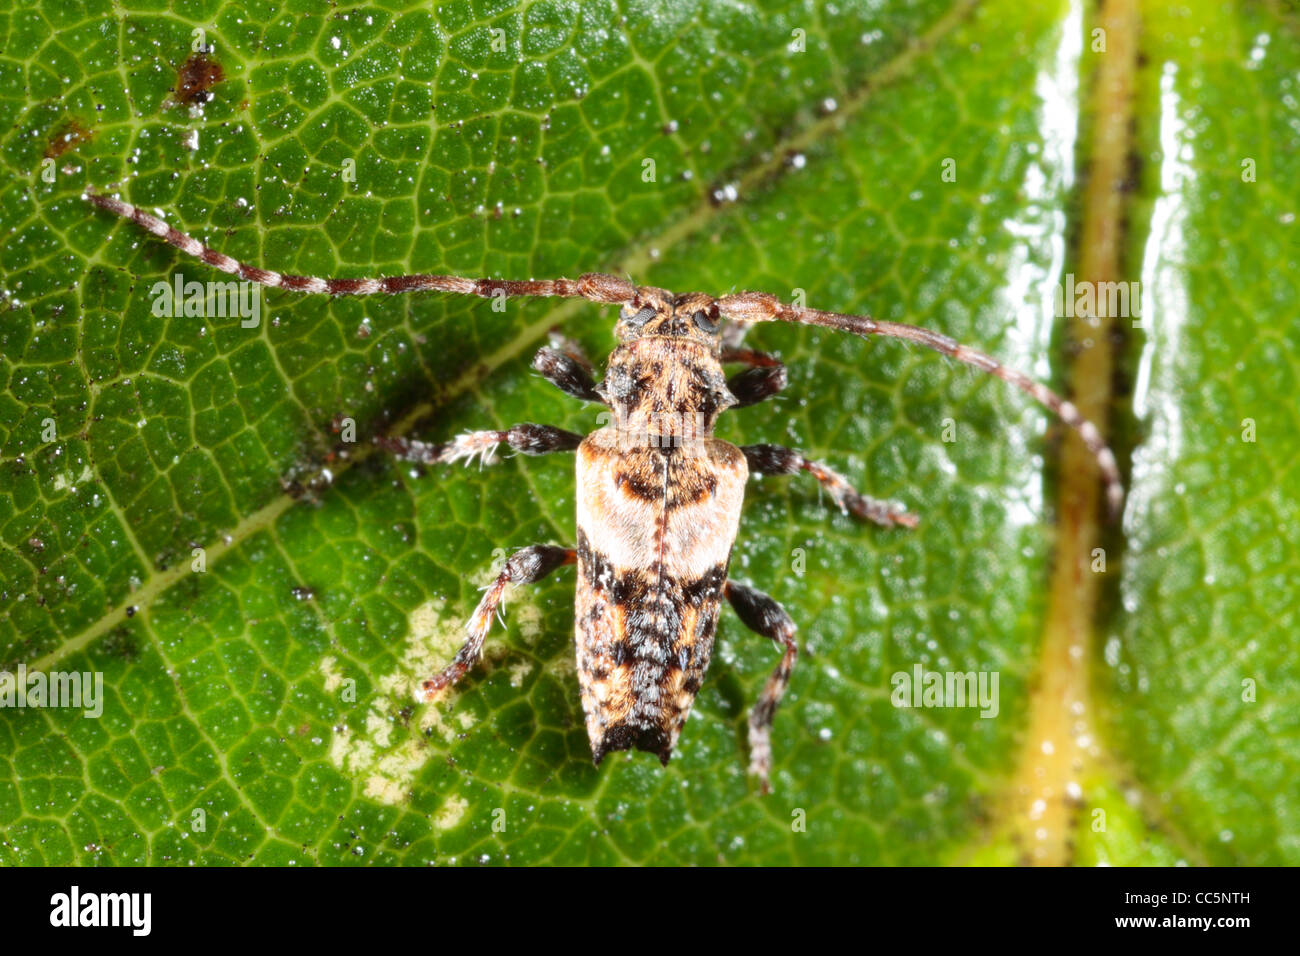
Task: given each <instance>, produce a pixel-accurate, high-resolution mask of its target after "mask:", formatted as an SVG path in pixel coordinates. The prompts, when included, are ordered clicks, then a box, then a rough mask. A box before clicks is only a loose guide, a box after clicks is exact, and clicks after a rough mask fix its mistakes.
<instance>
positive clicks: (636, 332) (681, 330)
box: [614, 288, 722, 353]
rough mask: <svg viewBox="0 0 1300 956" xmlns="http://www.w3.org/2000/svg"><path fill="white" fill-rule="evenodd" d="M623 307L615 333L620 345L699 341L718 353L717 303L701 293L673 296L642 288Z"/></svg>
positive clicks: (719, 340)
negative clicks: (658, 340)
mask: <svg viewBox="0 0 1300 956" xmlns="http://www.w3.org/2000/svg"><path fill="white" fill-rule="evenodd" d="M637 292H638V295H637V298H636V299H635V300H633V301H632V302H631V303H629V304H627V305H625V306H623V309H622V311H621V312H620V313H619V317H618V325H617V326H616V327H615V329H614V332H615V334H616V335H617V336H618V340H619V342H620V343H626V342H633V341H635V340H637V339H644V338H673V339H680V340H683V341H688V342H696V343H698V344H700V345H704V346H706V347H708V348H709V349H710V350H711V351H713V352H715V353H716V352H717V351H718V350H719V348H720V347H721V334H722V322H721V319H720V318H719V315H718V303H717V301H716V300H715V299H714V298H713V297H712V296H710V295H705V294H704V293H702V292H687V293H685V294H684V295H678V296H674V295H672V294H671V293H668V292H665V291H664V290H663V289H650V288H642V289H638V290H637Z"/></svg>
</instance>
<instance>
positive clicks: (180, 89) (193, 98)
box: [175, 53, 226, 106]
mask: <svg viewBox="0 0 1300 956" xmlns="http://www.w3.org/2000/svg"><path fill="white" fill-rule="evenodd" d="M225 78H226V73H225V71H224V70H223V69H222V68H221V64H220V63H218V62H217V61H216V60H214V59H212V57H210V56H208V54H206V53H191V54H190V58H189V59H188V60H186V61H185V65H184V66H182V67H181V68H180V71H179V72H178V73H177V74H176V90H175V93H176V102H177V103H184V104H185V105H186V106H199V105H202V104H203V103H206V102H208V100H210V99H212V93H211V92H210V91H211V89H212V87H214V86H216V85H217V84H218V83H220V82H221V81H222V80H224V79H225Z"/></svg>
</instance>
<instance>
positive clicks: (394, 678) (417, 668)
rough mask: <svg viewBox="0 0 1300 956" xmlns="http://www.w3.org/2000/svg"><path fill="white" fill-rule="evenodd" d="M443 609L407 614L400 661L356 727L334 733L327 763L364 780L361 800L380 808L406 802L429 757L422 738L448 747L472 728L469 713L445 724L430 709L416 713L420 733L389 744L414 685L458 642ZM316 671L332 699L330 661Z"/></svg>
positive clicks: (429, 604)
mask: <svg viewBox="0 0 1300 956" xmlns="http://www.w3.org/2000/svg"><path fill="white" fill-rule="evenodd" d="M445 606H446V605H445V602H444V601H443V600H442V599H441V598H431V599H430V600H428V601H425V602H424V603H423V604H421V605H420V606H418V607H417V608H415V610H413V611H412V612H411V613H410V615H409V616H408V618H407V623H408V627H407V638H406V645H405V648H404V649H403V652H402V657H401V660H400V661H399V663H398V665H397V667H396V668H394V669H393V670H391V671H389V672H388V673H386V674H384V675H383V676H381V677H379V678H378V680H377V681H376V685H377V687H378V690H379V693H378V694H377V695H376V697H375V699H374V700H373V701H372V702H371V703H370V705H369V707H368V709H367V711H366V715H365V720H364V722H363V725H362V727H361V728H360V729H359V730H354V729H353V728H351V727H349V726H347V725H342V726H340V727H337V728H335V731H334V739H333V741H332V742H331V745H330V760H331V761H332V762H333V763H334V765H335V766H336V767H338V768H339V769H340V770H343V771H346V772H347V773H349V774H352V775H353V776H355V777H357V778H359V779H361V780H364V781H365V784H364V792H365V794H366V796H368V797H371V798H373V799H375V800H379V801H380V802H382V803H386V804H390V805H392V804H398V803H402V802H404V801H405V800H406V799H407V798H408V797H409V796H410V793H411V788H412V787H413V785H414V783H415V778H416V776H417V775H418V774H419V772H420V769H421V768H422V767H423V766H424V765H425V763H426V762H427V761H428V760H429V758H430V757H431V756H433V753H434V749H433V747H431V746H430V743H429V741H428V740H427V739H426V737H425V734H426V733H428V732H432V733H433V734H435V735H436V737H437V738H438V739H441V740H442V741H443V742H444V743H450V742H451V741H452V740H453V739H454V738H455V736H456V734H458V733H463V732H465V731H466V730H468V729H469V728H470V727H472V726H473V725H474V721H475V718H474V715H473V714H472V713H470V712H468V711H465V710H461V711H458V712H457V713H456V714H455V715H454V717H452V719H451V720H448V719H447V717H448V716H449V715H446V714H444V713H443V711H442V710H441V709H440V708H439V707H438V706H437V705H436V704H433V705H428V706H424V707H422V708H420V711H419V722H418V726H419V730H420V731H421V733H419V734H417V735H414V736H411V737H409V738H407V739H404V740H401V741H400V742H395V741H394V735H395V729H396V726H395V725H396V721H397V720H398V715H399V714H400V713H401V712H402V710H403V709H404V708H407V707H410V706H412V701H413V700H414V699H415V693H416V690H417V689H418V688H419V686H420V683H421V682H422V681H423V680H425V679H426V678H427V677H428V676H429V675H430V674H433V673H435V672H436V671H437V670H439V669H440V668H442V667H443V666H444V665H445V664H446V662H447V661H449V660H450V659H451V657H452V655H453V654H455V652H456V648H457V647H459V646H460V642H461V641H462V640H463V639H464V638H463V628H462V627H461V626H460V624H459V622H458V621H457V620H456V619H455V618H453V617H450V616H447V615H445V614H444V611H445ZM320 671H321V674H322V675H324V678H325V690H326V691H327V692H329V693H337V692H338V691H339V689H340V688H341V687H342V686H343V680H344V678H343V675H342V674H341V673H340V672H339V669H338V661H337V660H336V658H334V657H326V658H323V659H322V660H321V663H320Z"/></svg>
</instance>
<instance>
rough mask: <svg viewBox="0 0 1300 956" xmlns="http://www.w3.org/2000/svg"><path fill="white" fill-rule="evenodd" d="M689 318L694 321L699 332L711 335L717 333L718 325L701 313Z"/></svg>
mask: <svg viewBox="0 0 1300 956" xmlns="http://www.w3.org/2000/svg"><path fill="white" fill-rule="evenodd" d="M691 318H693V319H694V320H695V327H696V328H697V329H699V330H700V331H701V332H708V333H713V332H716V331H718V323H717V322H714V321H713V320H712V319H710V318H709V317H708V316H707V315H705V314H704V313H703V312H696V313H695V315H693V316H692V317H691Z"/></svg>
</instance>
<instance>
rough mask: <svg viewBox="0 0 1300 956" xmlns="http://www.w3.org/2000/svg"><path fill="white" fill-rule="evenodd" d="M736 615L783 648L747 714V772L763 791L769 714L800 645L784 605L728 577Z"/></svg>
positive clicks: (768, 752) (768, 787)
mask: <svg viewBox="0 0 1300 956" xmlns="http://www.w3.org/2000/svg"><path fill="white" fill-rule="evenodd" d="M724 593H725V594H726V595H727V600H728V601H730V602H731V606H732V607H733V608H734V609H735V611H736V615H737V616H738V617H739V618H740V620H741V621H742V622H743V623H744V625H745V626H746V627H748V628H749V629H750V630H751V631H754V632H755V633H756V634H761V635H763V636H764V637H769V638H771V639H772V640H773V641H775V642H776V643H777V644H779V645H781V647H782V648H783V651H784V652H783V653H782V655H781V662H780V663H779V664H777V665H776V670H774V671H772V675H771V676H770V677H769V678H768V679H767V683H766V684H765V685H764V686H763V692H762V693H761V694H760V695H759V697H758V701H757V703H755V704H754V709H753V710H752V711H750V714H749V772H750V773H752V774H754V775H755V776H757V777H758V779H759V783H760V786H761V787H762V788H763V792H764V793H768V792H769V791H770V790H771V789H772V787H771V783H770V780H769V778H770V777H771V773H772V718H773V716H774V715H775V714H776V708H777V705H778V704H780V703H781V698H782V697H783V696H784V695H785V689H786V687H787V685H789V683H790V672H791V670H793V668H794V661H795V657H797V656H798V654H799V648H798V646H797V645H796V644H795V642H794V632H795V625H794V621H793V620H791V618H790V615H789V614H787V613H786V612H785V608H783V607H781V605H779V604H777V603H776V601H774V600H772V598H770V597H768V596H767V595H766V594H764V593H763V592H762V591H756V590H755V589H754V588H751V587H746V586H745V585H743V584H737V583H736V582H735V581H728V582H727V584H726V587H725V589H724Z"/></svg>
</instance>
